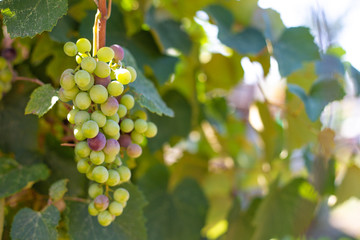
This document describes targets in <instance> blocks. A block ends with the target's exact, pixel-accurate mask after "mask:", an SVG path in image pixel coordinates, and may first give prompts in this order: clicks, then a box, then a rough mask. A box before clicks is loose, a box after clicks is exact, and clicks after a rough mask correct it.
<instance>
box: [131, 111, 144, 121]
mask: <svg viewBox="0 0 360 240" xmlns="http://www.w3.org/2000/svg"><path fill="white" fill-rule="evenodd" d="M133 117H135V118H140V119H143V120H145V121H146V120H147V114H146V112H145V111H143V110H136V111H135V112H134V113H133Z"/></svg>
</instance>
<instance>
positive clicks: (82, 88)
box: [78, 74, 95, 91]
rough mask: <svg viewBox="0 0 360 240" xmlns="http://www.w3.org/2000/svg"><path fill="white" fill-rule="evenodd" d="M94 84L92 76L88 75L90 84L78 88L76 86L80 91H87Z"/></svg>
mask: <svg viewBox="0 0 360 240" xmlns="http://www.w3.org/2000/svg"><path fill="white" fill-rule="evenodd" d="M94 82H95V80H94V76H93V75H92V74H90V82H89V84H88V85H86V86H85V87H80V86H78V87H79V88H80V90H82V91H88V90H89V89H90V88H91V87H92V86H93V85H94Z"/></svg>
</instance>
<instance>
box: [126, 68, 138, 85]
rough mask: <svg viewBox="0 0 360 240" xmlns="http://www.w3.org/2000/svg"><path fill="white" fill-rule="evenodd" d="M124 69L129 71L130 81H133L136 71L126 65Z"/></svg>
mask: <svg viewBox="0 0 360 240" xmlns="http://www.w3.org/2000/svg"><path fill="white" fill-rule="evenodd" d="M126 69H127V70H128V71H129V72H130V74H131V80H130V82H134V81H135V80H136V77H137V73H136V70H135V68H133V67H130V66H128V67H126Z"/></svg>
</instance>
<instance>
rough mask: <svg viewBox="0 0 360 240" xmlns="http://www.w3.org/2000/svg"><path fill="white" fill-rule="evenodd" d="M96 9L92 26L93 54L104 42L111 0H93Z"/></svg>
mask: <svg viewBox="0 0 360 240" xmlns="http://www.w3.org/2000/svg"><path fill="white" fill-rule="evenodd" d="M94 2H95V3H96V5H97V7H98V9H97V12H96V15H95V22H94V27H93V56H95V55H96V53H97V50H98V49H99V48H102V47H104V46H105V44H106V21H107V20H108V19H109V17H110V14H111V3H112V0H108V3H107V4H106V0H94Z"/></svg>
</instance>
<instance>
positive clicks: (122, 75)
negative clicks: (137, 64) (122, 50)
mask: <svg viewBox="0 0 360 240" xmlns="http://www.w3.org/2000/svg"><path fill="white" fill-rule="evenodd" d="M115 74H116V80H118V81H119V82H120V83H122V84H124V85H126V84H129V83H130V82H131V73H130V72H129V70H127V69H125V68H119V69H117V70H116V71H115Z"/></svg>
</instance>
